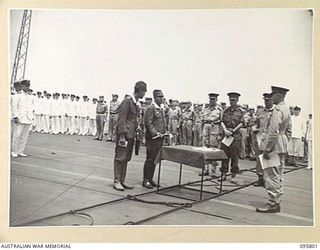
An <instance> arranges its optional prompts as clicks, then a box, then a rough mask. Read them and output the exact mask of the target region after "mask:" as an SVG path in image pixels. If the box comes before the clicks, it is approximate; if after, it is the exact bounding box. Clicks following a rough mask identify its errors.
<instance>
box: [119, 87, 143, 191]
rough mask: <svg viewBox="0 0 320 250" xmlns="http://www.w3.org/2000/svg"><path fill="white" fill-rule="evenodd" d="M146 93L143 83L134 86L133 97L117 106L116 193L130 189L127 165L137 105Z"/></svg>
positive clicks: (128, 96) (136, 119) (136, 125)
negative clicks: (126, 181)
mask: <svg viewBox="0 0 320 250" xmlns="http://www.w3.org/2000/svg"><path fill="white" fill-rule="evenodd" d="M146 91H147V85H146V83H144V82H143V81H139V82H137V83H136V84H135V87H134V93H133V96H130V95H127V96H126V97H125V98H124V99H123V101H122V102H121V104H120V106H119V115H118V123H117V128H116V149H115V156H114V184H113V188H114V189H116V190H118V191H124V189H125V188H126V189H132V188H133V187H132V186H130V185H128V184H126V183H125V178H126V173H127V165H128V162H129V161H130V160H131V157H132V150H133V145H134V140H135V136H136V132H137V131H136V130H137V127H138V114H139V111H138V108H139V107H138V105H139V104H138V103H139V99H141V98H143V97H144V95H145V93H146Z"/></svg>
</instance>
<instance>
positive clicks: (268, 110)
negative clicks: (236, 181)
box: [252, 93, 274, 187]
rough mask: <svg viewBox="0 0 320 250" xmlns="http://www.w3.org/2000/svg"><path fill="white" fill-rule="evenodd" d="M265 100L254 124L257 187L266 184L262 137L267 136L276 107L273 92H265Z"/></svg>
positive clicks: (253, 136)
mask: <svg viewBox="0 0 320 250" xmlns="http://www.w3.org/2000/svg"><path fill="white" fill-rule="evenodd" d="M263 100H264V103H265V107H262V108H260V111H259V112H258V113H257V118H256V119H255V124H254V125H253V126H252V138H253V140H252V141H253V143H252V146H253V148H254V149H255V152H256V153H255V155H256V156H257V159H256V174H257V175H258V181H257V182H256V183H255V184H254V186H255V187H261V186H264V185H265V184H264V178H263V170H262V168H261V163H260V161H259V155H260V154H262V150H261V148H260V146H261V145H260V144H261V143H260V142H261V138H262V137H265V134H266V132H267V124H268V122H269V119H270V116H271V114H272V111H273V108H274V105H273V101H272V94H269V93H264V94H263Z"/></svg>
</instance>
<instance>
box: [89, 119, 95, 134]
mask: <svg viewBox="0 0 320 250" xmlns="http://www.w3.org/2000/svg"><path fill="white" fill-rule="evenodd" d="M96 133H97V124H96V119H91V118H90V119H89V134H90V135H93V136H95V135H96Z"/></svg>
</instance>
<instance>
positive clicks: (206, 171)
mask: <svg viewBox="0 0 320 250" xmlns="http://www.w3.org/2000/svg"><path fill="white" fill-rule="evenodd" d="M207 175H209V170H207V169H206V170H204V171H203V176H207ZM199 176H202V173H199Z"/></svg>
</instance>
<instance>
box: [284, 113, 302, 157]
mask: <svg viewBox="0 0 320 250" xmlns="http://www.w3.org/2000/svg"><path fill="white" fill-rule="evenodd" d="M291 121H292V135H291V139H290V141H289V145H288V154H289V155H290V156H297V157H303V156H304V147H303V146H304V145H303V141H302V137H304V133H305V125H304V123H305V122H304V120H303V118H302V116H301V115H298V116H295V115H293V116H291Z"/></svg>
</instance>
